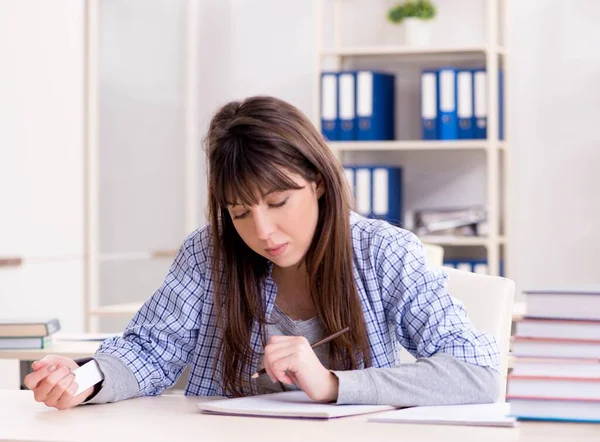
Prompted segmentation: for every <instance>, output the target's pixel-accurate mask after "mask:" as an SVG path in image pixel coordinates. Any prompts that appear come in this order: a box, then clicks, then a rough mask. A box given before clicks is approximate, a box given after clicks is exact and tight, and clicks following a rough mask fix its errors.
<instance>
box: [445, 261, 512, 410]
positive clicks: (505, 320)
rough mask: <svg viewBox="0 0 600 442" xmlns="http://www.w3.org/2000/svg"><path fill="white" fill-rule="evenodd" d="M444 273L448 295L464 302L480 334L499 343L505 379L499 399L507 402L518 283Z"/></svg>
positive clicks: (484, 276) (458, 271) (448, 269)
mask: <svg viewBox="0 0 600 442" xmlns="http://www.w3.org/2000/svg"><path fill="white" fill-rule="evenodd" d="M444 270H445V271H446V273H447V274H448V293H450V295H451V296H453V297H454V298H456V299H458V300H459V301H462V303H463V304H464V306H465V308H466V309H467V314H468V315H469V319H471V322H473V325H475V328H477V330H479V331H482V332H486V333H490V334H491V335H493V336H494V337H495V338H496V341H497V342H498V347H499V350H500V374H501V376H502V386H501V389H500V398H499V399H500V400H504V396H505V392H506V375H507V372H508V351H509V348H510V333H511V323H512V307H513V301H514V297H515V283H514V281H511V280H510V279H507V278H500V277H498V276H487V275H479V274H476V273H471V272H463V271H460V270H456V269H452V268H445V269H444Z"/></svg>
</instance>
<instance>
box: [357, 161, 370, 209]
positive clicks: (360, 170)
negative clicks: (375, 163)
mask: <svg viewBox="0 0 600 442" xmlns="http://www.w3.org/2000/svg"><path fill="white" fill-rule="evenodd" d="M354 179H355V181H354V183H355V185H356V194H355V199H356V201H355V204H356V212H357V213H358V214H359V215H362V216H367V217H368V216H371V169H369V168H367V167H357V168H356V169H355V170H354Z"/></svg>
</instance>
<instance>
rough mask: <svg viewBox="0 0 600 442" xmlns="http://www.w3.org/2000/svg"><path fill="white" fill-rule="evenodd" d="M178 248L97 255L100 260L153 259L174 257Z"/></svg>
mask: <svg viewBox="0 0 600 442" xmlns="http://www.w3.org/2000/svg"><path fill="white" fill-rule="evenodd" d="M175 256H177V249H173V250H171V249H166V250H152V251H150V252H123V253H101V254H99V255H97V257H98V261H100V262H112V261H148V260H152V259H173V258H174V257H175Z"/></svg>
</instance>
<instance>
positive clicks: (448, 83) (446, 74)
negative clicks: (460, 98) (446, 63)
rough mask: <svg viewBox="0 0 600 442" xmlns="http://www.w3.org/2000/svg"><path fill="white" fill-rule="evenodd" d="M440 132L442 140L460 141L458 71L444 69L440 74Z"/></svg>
mask: <svg viewBox="0 0 600 442" xmlns="http://www.w3.org/2000/svg"><path fill="white" fill-rule="evenodd" d="M438 95H439V110H438V119H439V124H438V125H439V131H440V139H441V140H456V139H458V121H457V118H458V117H457V114H456V107H457V106H456V98H457V97H456V69H452V68H443V69H440V70H439V73H438Z"/></svg>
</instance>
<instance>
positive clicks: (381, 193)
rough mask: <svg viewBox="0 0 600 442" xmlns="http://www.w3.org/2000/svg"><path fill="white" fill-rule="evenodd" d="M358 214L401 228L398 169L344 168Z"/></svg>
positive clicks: (400, 191) (386, 167)
mask: <svg viewBox="0 0 600 442" xmlns="http://www.w3.org/2000/svg"><path fill="white" fill-rule="evenodd" d="M344 172H345V174H346V177H347V179H348V181H350V180H352V182H353V185H354V195H355V210H356V212H357V213H358V214H360V215H363V216H366V217H369V218H376V219H382V220H385V221H387V222H389V223H390V224H393V225H396V226H400V225H402V216H403V212H402V169H401V168H399V167H391V166H355V167H352V166H346V167H345V168H344Z"/></svg>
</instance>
